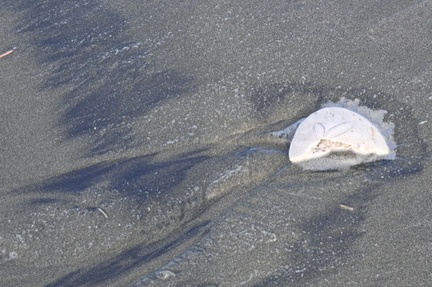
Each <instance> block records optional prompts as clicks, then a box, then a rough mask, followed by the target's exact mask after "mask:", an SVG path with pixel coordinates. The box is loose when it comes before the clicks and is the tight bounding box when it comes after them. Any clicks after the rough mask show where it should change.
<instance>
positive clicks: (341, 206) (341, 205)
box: [339, 204, 354, 211]
mask: <svg viewBox="0 0 432 287" xmlns="http://www.w3.org/2000/svg"><path fill="white" fill-rule="evenodd" d="M339 207H340V209H343V210H348V211H354V208H353V207H351V206H348V205H345V204H339Z"/></svg>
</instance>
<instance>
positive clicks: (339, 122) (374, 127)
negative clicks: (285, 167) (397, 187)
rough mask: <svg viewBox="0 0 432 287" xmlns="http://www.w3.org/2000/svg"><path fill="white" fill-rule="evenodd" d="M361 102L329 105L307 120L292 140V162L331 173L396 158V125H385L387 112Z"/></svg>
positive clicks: (346, 101)
mask: <svg viewBox="0 0 432 287" xmlns="http://www.w3.org/2000/svg"><path fill="white" fill-rule="evenodd" d="M358 103H359V101H358V100H356V101H350V100H347V99H345V98H343V99H341V101H340V102H338V103H336V104H335V103H331V102H329V103H327V104H326V105H324V107H323V108H322V109H320V110H318V111H316V112H314V113H312V114H311V115H309V116H308V117H307V118H306V119H304V120H303V121H302V122H301V123H300V124H299V125H298V127H297V129H296V131H295V134H294V137H293V139H292V141H291V144H290V148H289V158H290V161H291V162H293V163H294V164H298V165H300V166H302V167H303V168H304V169H308V170H332V169H345V168H349V167H351V166H353V165H357V164H361V163H367V162H372V161H377V160H391V159H394V158H395V147H396V145H395V144H394V142H393V138H392V132H393V127H394V125H393V124H391V123H384V122H383V117H384V115H385V113H386V112H385V111H383V110H379V111H374V110H371V109H369V108H366V107H362V106H359V105H358Z"/></svg>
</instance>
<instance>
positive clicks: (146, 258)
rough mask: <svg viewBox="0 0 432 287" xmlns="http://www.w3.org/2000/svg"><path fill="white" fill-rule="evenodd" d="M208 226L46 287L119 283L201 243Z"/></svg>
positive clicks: (126, 253) (140, 248) (139, 248)
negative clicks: (189, 244)
mask: <svg viewBox="0 0 432 287" xmlns="http://www.w3.org/2000/svg"><path fill="white" fill-rule="evenodd" d="M208 224H209V221H205V222H202V223H200V224H198V225H196V226H194V227H192V228H190V229H189V230H187V231H185V232H184V233H182V234H181V235H180V236H178V237H176V238H174V239H168V240H164V242H166V241H168V242H166V243H162V242H157V243H153V244H150V245H145V244H142V245H137V246H135V247H133V248H130V249H128V250H125V251H123V252H122V253H120V254H119V255H118V256H116V257H114V258H112V259H110V260H107V261H105V262H102V263H101V264H99V265H97V266H94V267H90V268H88V269H85V268H83V269H79V270H76V271H73V272H71V273H69V274H67V275H65V276H64V277H63V278H60V279H58V280H56V281H55V282H52V283H50V284H48V285H46V287H54V286H65V287H67V286H71V287H72V286H96V285H99V284H102V283H106V282H107V281H110V280H116V278H118V277H120V276H125V274H128V273H129V272H130V271H131V270H133V269H135V268H138V267H139V266H142V265H143V264H147V263H149V262H151V261H152V260H154V259H157V258H159V257H161V256H162V255H164V254H166V253H168V252H170V251H171V250H173V249H175V248H177V247H178V246H180V245H182V244H184V243H186V242H187V241H189V240H192V239H194V240H198V239H199V238H197V237H198V236H200V237H201V236H203V235H204V234H205V233H206V232H208V227H207V226H208Z"/></svg>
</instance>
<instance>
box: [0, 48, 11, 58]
mask: <svg viewBox="0 0 432 287" xmlns="http://www.w3.org/2000/svg"><path fill="white" fill-rule="evenodd" d="M14 51H15V50H9V51H7V52H5V53H3V54H1V55H0V59H1V58H3V57H6V56H7V55H10V54H12V53H13V52H14Z"/></svg>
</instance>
